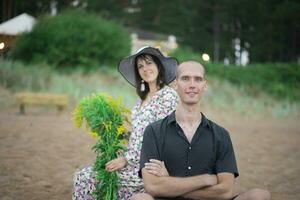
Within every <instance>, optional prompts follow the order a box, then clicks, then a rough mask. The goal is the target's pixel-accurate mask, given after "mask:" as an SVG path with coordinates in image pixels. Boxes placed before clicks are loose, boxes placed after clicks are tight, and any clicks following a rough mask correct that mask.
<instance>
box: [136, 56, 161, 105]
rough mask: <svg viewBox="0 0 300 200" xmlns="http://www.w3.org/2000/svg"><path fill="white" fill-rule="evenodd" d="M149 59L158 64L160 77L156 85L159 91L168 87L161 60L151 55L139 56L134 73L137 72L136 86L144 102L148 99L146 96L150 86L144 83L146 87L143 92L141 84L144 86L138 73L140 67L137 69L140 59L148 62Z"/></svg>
mask: <svg viewBox="0 0 300 200" xmlns="http://www.w3.org/2000/svg"><path fill="white" fill-rule="evenodd" d="M149 58H151V59H152V60H153V62H154V63H155V64H156V66H157V69H158V76H157V80H156V85H157V86H158V88H159V89H161V88H163V87H164V86H165V85H166V80H165V69H164V67H163V66H162V63H161V62H160V60H159V59H158V58H157V57H156V56H153V55H150V54H141V55H139V56H137V57H136V58H135V64H134V65H135V66H134V72H135V83H136V84H135V85H136V93H137V94H138V95H139V96H140V98H141V99H142V100H145V99H146V96H147V94H148V92H149V85H148V83H146V82H144V85H145V90H144V91H141V84H142V78H141V76H140V74H139V72H138V67H137V61H138V60H139V59H142V60H145V61H146V60H148V59H149Z"/></svg>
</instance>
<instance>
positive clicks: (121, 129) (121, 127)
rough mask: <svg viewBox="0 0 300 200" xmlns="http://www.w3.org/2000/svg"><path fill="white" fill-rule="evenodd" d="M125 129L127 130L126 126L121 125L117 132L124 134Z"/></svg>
mask: <svg viewBox="0 0 300 200" xmlns="http://www.w3.org/2000/svg"><path fill="white" fill-rule="evenodd" d="M124 131H125V126H124V125H121V126H119V127H118V130H117V134H118V135H122V133H124Z"/></svg>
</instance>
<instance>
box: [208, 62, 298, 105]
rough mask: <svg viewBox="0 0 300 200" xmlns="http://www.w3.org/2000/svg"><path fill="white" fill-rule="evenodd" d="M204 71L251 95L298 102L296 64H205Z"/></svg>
mask: <svg viewBox="0 0 300 200" xmlns="http://www.w3.org/2000/svg"><path fill="white" fill-rule="evenodd" d="M206 71H207V73H208V74H209V75H211V76H216V77H218V78H221V79H226V80H228V81H229V82H231V83H234V84H236V85H239V86H244V87H245V88H246V89H247V91H248V92H249V93H251V94H252V95H256V94H257V93H258V92H261V91H263V92H266V93H269V94H270V95H272V96H274V97H277V98H279V99H287V100H289V101H299V100H300V89H299V88H300V66H299V65H297V64H282V63H277V64H252V65H247V66H245V67H242V66H236V65H229V66H226V65H220V64H218V65H216V64H207V65H206Z"/></svg>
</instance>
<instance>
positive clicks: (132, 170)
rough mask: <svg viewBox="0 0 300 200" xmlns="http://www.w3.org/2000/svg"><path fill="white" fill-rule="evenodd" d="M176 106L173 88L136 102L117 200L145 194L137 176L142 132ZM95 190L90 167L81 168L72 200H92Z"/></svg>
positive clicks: (167, 88) (140, 180)
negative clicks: (141, 193) (140, 193)
mask: <svg viewBox="0 0 300 200" xmlns="http://www.w3.org/2000/svg"><path fill="white" fill-rule="evenodd" d="M177 102H178V96H177V94H176V92H175V91H174V90H173V89H172V88H170V87H168V86H165V87H163V88H162V89H161V90H159V91H157V92H156V94H155V95H154V96H152V97H151V99H150V100H149V101H148V102H145V103H144V105H143V106H142V101H141V100H139V101H138V102H137V104H136V105H135V106H134V107H133V109H132V114H131V120H132V132H131V135H130V137H129V143H128V147H127V151H126V152H125V154H124V156H125V157H126V159H127V165H126V166H125V167H124V168H123V169H121V170H119V171H118V176H119V189H118V199H120V200H128V199H130V197H131V196H132V195H133V194H134V193H138V192H143V191H144V187H143V181H142V179H141V178H140V177H139V176H138V171H139V162H140V153H141V148H142V141H143V134H144V130H145V128H146V127H147V126H148V125H149V124H150V123H152V122H155V121H157V120H159V119H162V118H164V117H166V116H167V115H168V114H170V113H171V112H173V111H174V110H175V108H176V106H177ZM94 190H95V174H94V172H93V169H92V166H88V167H86V168H83V169H82V170H80V171H78V172H76V173H75V176H74V189H73V197H72V198H73V199H76V200H82V199H85V200H92V199H93V197H92V193H93V191H94Z"/></svg>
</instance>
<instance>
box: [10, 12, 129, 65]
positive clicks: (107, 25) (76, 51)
mask: <svg viewBox="0 0 300 200" xmlns="http://www.w3.org/2000/svg"><path fill="white" fill-rule="evenodd" d="M130 45H131V41H130V37H129V34H128V33H127V32H125V31H124V30H123V28H122V27H121V26H120V25H117V24H116V23H114V22H111V21H107V20H104V19H102V18H101V17H100V16H97V15H96V14H87V13H85V12H84V11H80V10H67V11H65V12H63V13H61V14H59V15H57V16H55V17H51V16H45V17H43V18H41V19H40V20H39V22H38V23H37V24H36V25H35V26H34V28H33V30H32V31H31V32H30V33H26V34H23V35H22V36H21V37H20V38H19V39H18V40H17V43H16V45H15V48H14V49H13V56H14V57H15V58H17V59H21V60H23V61H26V62H46V63H49V64H51V65H55V66H74V65H75V66H78V65H85V66H89V65H90V66H95V65H99V64H107V65H116V64H117V62H118V61H119V59H120V58H122V57H124V56H126V55H128V54H129V53H130Z"/></svg>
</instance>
